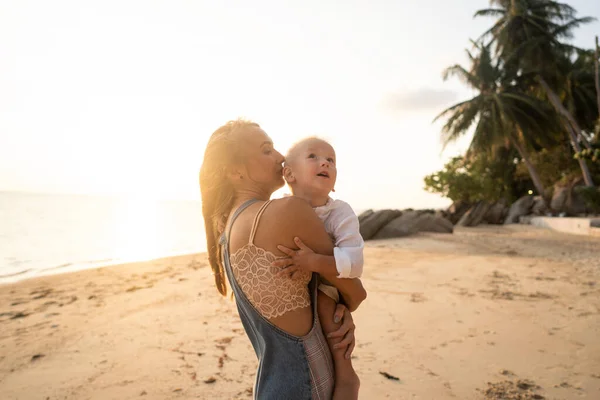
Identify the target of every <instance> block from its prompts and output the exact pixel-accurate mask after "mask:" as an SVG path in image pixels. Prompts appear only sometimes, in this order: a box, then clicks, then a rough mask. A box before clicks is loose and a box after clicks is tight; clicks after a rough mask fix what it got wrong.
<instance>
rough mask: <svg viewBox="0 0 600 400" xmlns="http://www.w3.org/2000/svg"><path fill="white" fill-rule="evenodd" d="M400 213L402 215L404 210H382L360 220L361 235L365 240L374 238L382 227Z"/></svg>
mask: <svg viewBox="0 0 600 400" xmlns="http://www.w3.org/2000/svg"><path fill="white" fill-rule="evenodd" d="M400 215H402V211H400V210H381V211H377V212H373V213H372V214H370V215H368V216H367V217H365V218H363V220H362V221H361V222H360V234H361V236H362V237H363V239H364V240H369V239H372V238H373V237H374V236H375V234H377V232H379V230H380V229H381V228H383V227H384V226H385V225H387V224H388V223H389V222H390V221H391V220H393V219H394V218H396V217H398V216H400ZM359 221H360V219H359Z"/></svg>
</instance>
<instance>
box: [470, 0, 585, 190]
mask: <svg viewBox="0 0 600 400" xmlns="http://www.w3.org/2000/svg"><path fill="white" fill-rule="evenodd" d="M490 3H492V4H495V5H496V6H497V7H496V8H488V9H484V10H479V11H477V12H476V13H475V16H476V17H477V16H494V17H498V20H497V21H496V23H495V24H494V25H493V26H492V28H490V29H489V30H488V31H487V32H485V33H484V34H483V35H482V38H485V37H487V36H489V35H491V36H492V38H493V40H494V42H495V45H496V51H497V53H498V55H499V57H500V59H502V60H503V62H504V64H505V65H506V66H507V67H509V68H511V69H515V70H517V71H518V73H519V74H528V73H531V72H533V73H535V75H536V80H537V83H538V84H539V85H540V87H541V88H542V89H543V91H544V93H545V94H546V96H547V97H548V100H549V101H550V103H551V104H552V106H553V107H554V108H555V109H556V112H557V113H558V114H559V115H561V117H562V118H563V119H564V122H563V126H564V128H565V131H566V133H567V135H568V136H569V139H570V141H571V145H572V146H573V149H574V151H575V152H580V151H581V147H580V146H579V138H580V137H583V136H582V133H581V128H580V126H579V124H578V123H577V121H576V119H575V118H574V117H573V115H572V113H571V112H569V110H567V108H566V107H565V106H564V105H563V104H562V102H561V99H560V97H559V96H558V95H557V93H556V91H557V90H556V89H557V86H559V84H560V83H561V82H564V79H561V76H560V71H561V69H560V68H559V64H560V62H561V60H562V59H564V57H565V56H566V57H569V56H570V55H571V54H572V52H573V50H575V47H573V46H570V45H568V44H565V43H563V42H561V40H564V39H570V38H571V37H572V32H573V29H575V28H576V27H578V26H579V25H581V24H585V23H588V22H591V21H593V20H594V19H593V18H590V17H584V18H576V17H575V14H576V11H575V9H574V8H573V7H571V6H569V5H567V4H564V3H559V2H557V1H552V0H491V1H490ZM559 91H560V90H559ZM579 163H580V166H581V170H582V173H583V177H584V180H585V182H586V184H587V185H588V186H593V185H594V183H593V181H592V176H591V174H590V171H589V169H588V167H587V164H586V163H585V160H580V162H579Z"/></svg>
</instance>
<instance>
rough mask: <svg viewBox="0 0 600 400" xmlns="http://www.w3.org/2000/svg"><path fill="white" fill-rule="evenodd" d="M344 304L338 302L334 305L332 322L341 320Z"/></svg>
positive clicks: (344, 308)
mask: <svg viewBox="0 0 600 400" xmlns="http://www.w3.org/2000/svg"><path fill="white" fill-rule="evenodd" d="M346 309H347V308H346V306H345V305H343V304H339V303H338V305H337V306H336V307H335V312H334V313H333V322H335V323H336V324H337V323H338V322H340V321H341V320H342V318H343V317H344V311H345V310H346Z"/></svg>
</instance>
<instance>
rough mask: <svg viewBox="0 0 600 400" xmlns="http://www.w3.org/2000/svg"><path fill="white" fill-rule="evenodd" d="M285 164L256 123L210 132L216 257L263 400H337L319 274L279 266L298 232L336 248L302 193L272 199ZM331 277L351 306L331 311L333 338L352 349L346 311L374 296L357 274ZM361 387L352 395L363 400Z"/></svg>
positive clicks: (209, 189)
mask: <svg viewBox="0 0 600 400" xmlns="http://www.w3.org/2000/svg"><path fill="white" fill-rule="evenodd" d="M283 161H284V160H283V156H282V155H281V154H280V153H278V152H277V151H276V150H275V149H273V143H272V142H271V139H270V138H269V137H268V136H267V134H266V133H265V132H264V131H263V130H262V129H260V127H259V126H258V124H255V123H252V122H247V121H241V120H238V121H230V122H228V123H227V124H225V125H223V126H222V127H220V128H219V129H217V130H216V131H215V132H214V133H213V134H212V136H211V138H210V139H209V142H208V144H207V146H206V151H205V154H204V161H203V163H202V167H201V170H200V189H201V193H202V213H203V216H204V221H205V225H206V240H207V247H208V256H209V262H210V265H211V267H212V269H213V273H214V276H215V283H216V286H217V289H218V290H219V292H220V293H221V294H223V295H226V293H227V285H226V283H225V271H227V277H228V278H229V283H230V285H231V288H232V290H233V293H234V294H235V298H236V303H237V307H238V311H239V314H240V318H241V320H242V324H243V325H244V329H245V331H246V334H247V335H248V337H249V338H250V341H251V342H252V346H253V347H254V351H255V352H256V355H257V357H258V361H259V365H258V371H257V374H256V383H255V389H254V396H255V398H258V399H261V400H262V399H308V398H314V399H329V398H331V395H332V390H333V384H334V382H333V376H334V375H333V364H332V361H331V353H330V351H329V349H328V346H327V343H326V341H325V338H324V335H323V332H322V330H321V326H320V324H319V320H318V318H317V312H316V306H317V304H316V282H317V281H316V279H317V277H316V276H311V275H310V274H307V273H305V272H298V273H295V274H294V275H293V276H292V277H291V278H290V277H288V276H282V275H281V274H277V273H278V272H279V270H278V269H277V268H276V267H272V266H271V263H272V261H274V260H275V259H276V258H278V257H283V256H285V254H284V253H281V252H280V251H279V250H278V249H277V245H279V244H283V245H284V246H286V247H289V248H293V249H296V248H297V247H296V246H295V244H294V237H299V238H301V240H302V241H303V242H304V243H305V244H306V245H307V246H308V247H310V248H311V249H313V250H314V251H315V252H317V253H321V254H328V255H331V254H333V247H332V243H331V240H330V238H329V237H328V235H327V233H326V232H325V229H324V227H323V225H322V223H321V222H320V220H319V218H318V217H317V215H316V214H315V213H314V211H313V210H312V208H311V207H310V205H309V204H308V203H306V202H305V201H303V200H301V199H298V198H294V197H289V198H284V199H279V200H274V201H269V198H270V197H271V195H272V193H273V192H274V191H275V190H277V189H278V188H280V187H281V186H283V184H284V180H283V177H282V163H283ZM331 283H332V284H333V285H334V286H336V287H337V288H338V290H339V291H340V294H341V297H342V298H343V300H344V303H345V304H346V305H347V306H348V308H345V307H344V306H343V305H340V306H339V307H338V309H337V310H336V314H335V315H334V316H332V318H334V320H335V322H336V323H337V322H339V320H340V319H342V323H341V325H340V326H339V329H338V330H337V331H336V332H335V333H334V335H333V336H334V337H333V338H331V339H329V340H332V341H333V342H336V343H339V345H340V346H341V347H342V351H348V352H350V351H352V347H353V346H354V324H353V322H352V316H351V315H350V313H349V311H348V309H350V310H354V309H356V307H358V305H359V304H360V302H361V301H362V300H363V299H364V298H365V296H366V294H365V291H364V289H363V287H362V284H361V282H360V281H359V280H357V279H339V280H334V281H333V282H331ZM342 316H343V318H341V317H342ZM355 389H356V388H349V392H348V393H347V395H349V396H344V397H345V398H353V397H356V395H353V393H354V392H356V391H357V390H355ZM337 394H338V393H336V395H337ZM340 395H343V393H340Z"/></svg>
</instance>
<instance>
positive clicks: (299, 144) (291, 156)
mask: <svg viewBox="0 0 600 400" xmlns="http://www.w3.org/2000/svg"><path fill="white" fill-rule="evenodd" d="M312 141H319V142H323V143H327V144H328V145H330V146H331V147H332V148H333V146H332V145H331V143H329V142H328V141H327V140H325V139H323V138H321V137H318V136H309V137H306V138H304V139H300V140H299V141H297V142H296V143H294V144H293V145H292V147H290V148H289V150H288V151H287V153H286V155H285V163H284V164H283V165H284V166H286V165H289V163H290V161H291V160H293V159H294V158H295V157H296V156H297V153H298V149H299V148H300V147H302V145H304V144H306V143H308V142H312Z"/></svg>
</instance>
